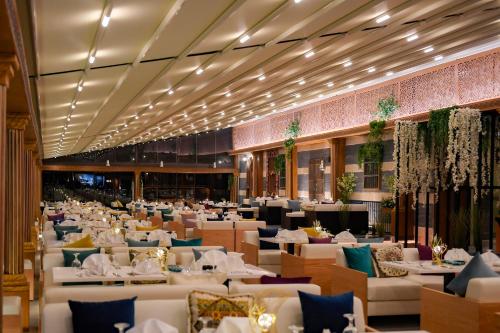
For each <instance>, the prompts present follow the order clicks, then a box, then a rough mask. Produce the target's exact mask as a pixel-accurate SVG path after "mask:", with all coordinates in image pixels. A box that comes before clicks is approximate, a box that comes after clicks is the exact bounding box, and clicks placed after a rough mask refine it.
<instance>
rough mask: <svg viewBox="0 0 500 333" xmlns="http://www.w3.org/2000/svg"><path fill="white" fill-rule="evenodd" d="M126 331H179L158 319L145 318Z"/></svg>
mask: <svg viewBox="0 0 500 333" xmlns="http://www.w3.org/2000/svg"><path fill="white" fill-rule="evenodd" d="M127 332H128V333H179V330H178V329H177V328H175V327H173V326H171V325H169V324H167V323H164V322H163V321H161V320H158V319H146V320H145V321H143V322H142V323H140V324H139V325H135V326H134V327H132V328H131V329H129V330H128V331H127Z"/></svg>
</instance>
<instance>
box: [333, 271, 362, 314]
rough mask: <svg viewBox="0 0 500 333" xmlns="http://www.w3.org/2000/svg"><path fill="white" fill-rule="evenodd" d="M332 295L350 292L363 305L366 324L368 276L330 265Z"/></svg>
mask: <svg viewBox="0 0 500 333" xmlns="http://www.w3.org/2000/svg"><path fill="white" fill-rule="evenodd" d="M330 274H331V277H332V294H333V295H336V294H341V293H345V292H349V291H352V292H354V296H356V297H357V298H359V299H360V300H361V302H362V303H363V312H364V315H365V322H366V323H368V274H366V273H363V272H359V271H356V270H354V269H350V268H347V267H343V266H337V265H330Z"/></svg>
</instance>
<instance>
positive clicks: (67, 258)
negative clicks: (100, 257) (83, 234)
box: [62, 247, 101, 267]
mask: <svg viewBox="0 0 500 333" xmlns="http://www.w3.org/2000/svg"><path fill="white" fill-rule="evenodd" d="M62 253H63V257H64V267H71V263H72V262H73V260H74V259H75V253H79V254H78V260H80V262H81V263H82V264H83V261H84V260H85V259H87V257H88V256H90V255H91V254H94V253H101V248H99V247H98V248H95V249H90V250H84V251H78V250H66V249H63V250H62Z"/></svg>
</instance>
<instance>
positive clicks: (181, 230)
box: [167, 221, 186, 239]
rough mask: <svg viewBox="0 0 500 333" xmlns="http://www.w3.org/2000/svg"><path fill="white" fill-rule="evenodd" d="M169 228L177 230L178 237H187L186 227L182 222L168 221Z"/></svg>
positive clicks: (169, 229)
mask: <svg viewBox="0 0 500 333" xmlns="http://www.w3.org/2000/svg"><path fill="white" fill-rule="evenodd" d="M167 230H168V231H175V233H176V234H177V239H186V227H185V226H184V224H183V223H182V222H175V221H170V222H168V225H167Z"/></svg>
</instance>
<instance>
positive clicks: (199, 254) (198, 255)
mask: <svg viewBox="0 0 500 333" xmlns="http://www.w3.org/2000/svg"><path fill="white" fill-rule="evenodd" d="M215 250H217V251H221V252H224V253H225V254H227V250H226V248H225V247H221V248H219V249H215ZM207 251H210V250H197V249H193V255H194V260H195V261H198V260H200V259H201V257H202V256H203V253H205V252H207Z"/></svg>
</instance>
